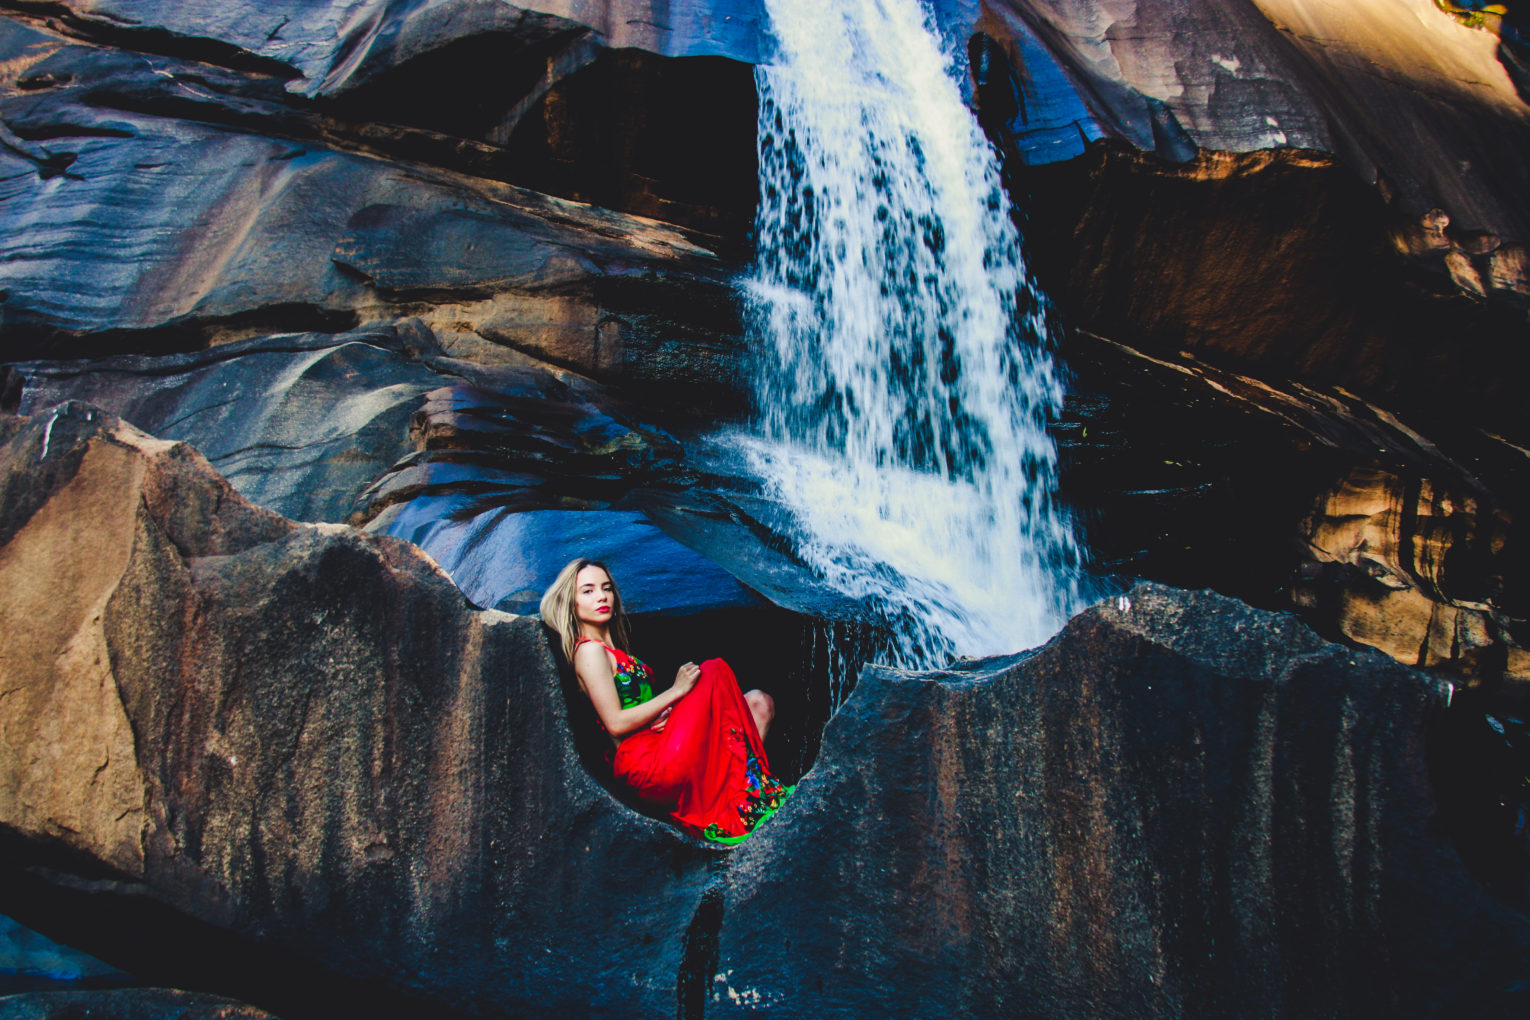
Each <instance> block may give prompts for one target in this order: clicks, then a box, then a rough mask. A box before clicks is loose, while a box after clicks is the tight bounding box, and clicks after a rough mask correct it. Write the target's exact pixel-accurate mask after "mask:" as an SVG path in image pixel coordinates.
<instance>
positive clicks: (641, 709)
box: [574, 641, 701, 740]
mask: <svg viewBox="0 0 1530 1020" xmlns="http://www.w3.org/2000/svg"><path fill="white" fill-rule="evenodd" d="M574 675H575V676H577V677H578V678H579V686H580V687H582V688H584V693H585V694H586V695H587V696H588V697H589V699H590V704H591V705H593V706H594V707H595V714H596V715H597V716H599V717H600V724H601V725H602V726H604V727H605V728H606V732H607V733H609V734H611V736H613V737H615V738H616V739H617V740H621V739H622V738H623V737H627V736H630V735H632V734H633V733H636V732H637V731H638V730H640V729H642V728H643V727H645V726H647V725H648V724H649V723H651V722H653V721H654V719H656V718H658V717H659V715H660V714H661V713H662V712H664V710H665V709H667V708H669V707H670V706H672V705H674V703H675V702H677V701H679V700H680V699H681V698H683V697H685V695H686V694H687V693H688V692H689V691H690V690H691V688H693V687H695V686H696V681H697V679H699V678H700V676H701V670H700V669H699V668H698V667H697V666H696V665H695V664H694V663H689V662H688V663H686V664H685V665H684V666H681V667H680V672H679V673H677V674H676V675H675V684H674V686H673V687H671V688H670V689H669V690H667V691H663V692H661V693H659V694H656V695H654V696H653V697H652V698H650V699H649V700H647V701H645V702H643V703H642V704H641V705H633V706H632V707H631V708H623V707H622V699H621V695H619V694H617V693H616V680H615V677H614V675H613V674H612V671H611V659H610V657H609V655H608V653H607V652H606V650H605V649H604V648H603V647H601V646H600V645H599V644H596V643H595V642H593V641H591V642H586V643H585V644H582V645H580V646H579V647H578V649H576V650H575V652H574Z"/></svg>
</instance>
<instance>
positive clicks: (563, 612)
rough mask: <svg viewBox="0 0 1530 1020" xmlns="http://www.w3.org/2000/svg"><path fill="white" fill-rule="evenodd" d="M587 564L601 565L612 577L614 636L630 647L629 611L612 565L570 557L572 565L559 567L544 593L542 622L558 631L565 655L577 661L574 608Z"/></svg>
mask: <svg viewBox="0 0 1530 1020" xmlns="http://www.w3.org/2000/svg"><path fill="white" fill-rule="evenodd" d="M585 567H599V568H600V569H601V570H604V571H605V572H606V577H607V578H610V581H611V640H612V641H613V642H614V643H615V645H616V647H617V648H620V649H621V650H622V651H624V652H625V651H626V650H627V640H628V639H627V611H626V610H625V609H624V608H623V607H622V593H621V590H620V589H618V588H617V587H616V578H614V577H611V569H610V568H609V567H607V566H606V565H605V564H604V563H602V562H600V561H599V560H592V559H588V558H586V557H583V556H581V557H580V558H579V559H577V560H570V561H569V564H568V566H566V567H564V568H563V569H562V570H560V571H558V576H557V577H556V578H554V579H553V583H552V584H551V585H550V586H549V587H548V589H547V592H546V594H544V595H543V596H542V607H541V608H542V622H543V623H545V624H547V626H548V627H550V628H552V629H553V630H554V631H556V632H557V634H558V637H559V639H560V641H561V642H562V645H563V656H564V658H566V659H568V661H569V662H573V661H574V648H575V647H576V646H577V645H578V644H579V617H578V616H577V615H576V614H575V612H574V597H575V596H576V595H577V594H578V589H579V571H581V570H583V569H584V568H585Z"/></svg>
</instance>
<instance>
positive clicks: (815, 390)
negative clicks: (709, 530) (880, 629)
mask: <svg viewBox="0 0 1530 1020" xmlns="http://www.w3.org/2000/svg"><path fill="white" fill-rule="evenodd" d="M766 6H767V8H768V10H769V13H770V18H771V22H772V27H773V30H774V34H775V39H776V43H777V49H776V52H775V55H774V57H773V59H772V60H771V61H770V62H769V63H768V64H767V65H762V66H760V67H759V68H758V69H757V72H756V76H757V78H756V80H757V84H758V87H759V95H760V114H759V139H760V140H759V146H760V184H761V195H760V209H759V216H758V220H757V231H758V248H759V256H758V262H757V265H756V270H755V274H754V278H753V279H752V280H751V281H750V284H749V291H750V295H751V298H752V300H753V305H754V328H755V330H756V333H757V335H756V337H755V343H756V346H757V348H759V349H761V350H762V351H763V352H764V353H763V357H762V361H763V363H762V365H761V366H760V370H759V379H758V391H759V397H760V407H761V412H760V421H759V422H758V427H757V430H756V432H755V433H753V434H751V435H748V436H742V437H739V438H738V439H737V443H738V445H739V446H740V447H741V448H742V450H743V452H744V454H745V456H746V457H747V459H748V462H749V464H750V467H751V469H752V470H753V471H754V472H755V473H757V474H758V475H759V476H760V477H761V478H763V479H764V481H765V489H766V493H767V495H769V496H770V497H772V498H774V499H776V500H778V501H779V502H780V503H781V504H782V505H784V506H785V507H787V508H789V509H790V513H791V516H792V518H793V521H792V525H791V528H790V530H791V531H792V532H794V534H793V535H792V536H791V537H792V538H793V539H794V540H795V541H796V543H797V553H798V555H799V556H800V557H801V558H802V559H803V560H804V561H805V562H806V563H807V564H808V565H809V566H811V567H812V568H813V569H814V571H815V572H817V573H819V574H820V575H821V576H822V577H823V578H824V579H825V580H826V581H827V582H828V583H829V584H830V585H831V586H833V587H834V588H836V589H838V590H840V591H842V592H844V593H845V594H847V595H849V596H851V597H852V598H854V599H857V600H860V601H862V602H863V603H864V604H866V605H867V606H868V607H870V608H872V609H873V610H874V611H875V612H876V613H877V614H879V615H880V616H881V617H882V618H884V619H886V620H887V621H889V622H890V623H892V624H893V626H894V627H895V628H897V630H898V631H899V632H900V634H901V635H902V637H903V652H902V654H900V655H897V656H895V658H896V659H897V660H899V661H901V662H903V663H905V664H911V665H932V664H936V663H939V662H943V661H944V660H945V659H946V658H948V657H949V656H951V655H953V654H972V655H981V654H991V653H999V652H1008V651H1016V650H1019V649H1021V648H1025V647H1029V646H1031V645H1034V644H1037V643H1039V642H1041V641H1043V640H1045V639H1046V638H1047V637H1049V636H1050V635H1051V634H1053V633H1054V632H1055V631H1056V630H1057V628H1058V627H1060V626H1061V624H1062V623H1063V622H1064V621H1065V620H1066V618H1067V615H1068V613H1069V611H1070V610H1071V609H1072V608H1073V606H1074V603H1075V602H1076V600H1077V598H1078V585H1079V577H1080V567H1081V552H1080V549H1079V546H1078V544H1077V542H1076V541H1075V538H1074V535H1073V530H1072V527H1071V525H1070V522H1069V521H1068V519H1067V517H1066V515H1065V514H1063V513H1062V512H1060V510H1059V509H1058V508H1057V507H1056V506H1055V505H1054V504H1053V500H1052V493H1053V490H1054V487H1055V480H1056V447H1055V445H1054V444H1053V442H1052V440H1051V438H1050V436H1048V434H1047V432H1046V427H1045V426H1046V422H1047V420H1048V419H1049V418H1050V417H1051V416H1052V415H1053V414H1055V413H1056V411H1057V410H1058V409H1059V407H1060V405H1061V402H1062V386H1061V382H1060V380H1059V378H1058V373H1057V371H1056V370H1055V368H1054V366H1053V362H1052V359H1051V357H1050V354H1049V353H1048V343H1047V337H1046V324H1045V319H1044V298H1043V296H1042V295H1041V294H1040V293H1039V292H1038V291H1037V289H1036V288H1035V286H1034V285H1033V284H1032V282H1031V280H1030V278H1029V276H1028V274H1027V272H1026V269H1025V265H1024V262H1023V259H1022V257H1021V253H1020V244H1019V237H1018V234H1017V231H1016V230H1015V227H1014V224H1013V221H1012V220H1011V217H1010V206H1009V202H1008V199H1007V197H1006V195H1005V193H1004V189H1003V187H1002V185H1001V182H1000V178H999V172H998V167H997V165H996V159H995V157H994V154H993V152H992V150H991V149H990V147H989V145H988V144H987V141H986V139H985V138H984V136H983V134H982V131H981V130H980V129H979V127H978V126H977V123H976V120H975V118H974V117H973V115H972V113H971V111H970V110H969V109H968V108H967V106H966V104H965V103H964V101H963V97H962V87H961V85H960V84H959V81H961V80H964V77H965V64H964V62H963V63H958V62H956V61H955V60H953V57H952V55H951V54H950V53H949V52H947V51H946V49H945V48H944V47H943V45H942V42H941V40H940V39H939V38H938V36H937V35H936V33H935V32H934V31H933V29H932V26H931V24H930V21H929V14H928V12H927V11H926V10H925V9H924V8H923V7H922V6H921V4H920V3H919V2H918V0H834V2H832V3H825V2H824V0H767V3H766Z"/></svg>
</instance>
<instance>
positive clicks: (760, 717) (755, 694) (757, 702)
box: [744, 690, 776, 741]
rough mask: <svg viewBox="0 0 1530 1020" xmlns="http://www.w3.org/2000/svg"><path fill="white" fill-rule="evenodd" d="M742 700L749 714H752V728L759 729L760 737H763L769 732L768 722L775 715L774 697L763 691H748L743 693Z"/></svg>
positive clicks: (762, 738)
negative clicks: (747, 707)
mask: <svg viewBox="0 0 1530 1020" xmlns="http://www.w3.org/2000/svg"><path fill="white" fill-rule="evenodd" d="M744 701H745V703H746V704H748V706H749V714H750V715H752V716H754V728H755V729H757V730H759V731H760V739H761V740H762V741H763V740H764V739H765V734H767V733H769V732H770V723H771V721H772V720H773V719H775V717H776V699H775V698H772V697H771V696H770V695H768V694H766V693H765V692H764V691H760V690H754V691H749V692H748V693H747V694H745V695H744Z"/></svg>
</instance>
